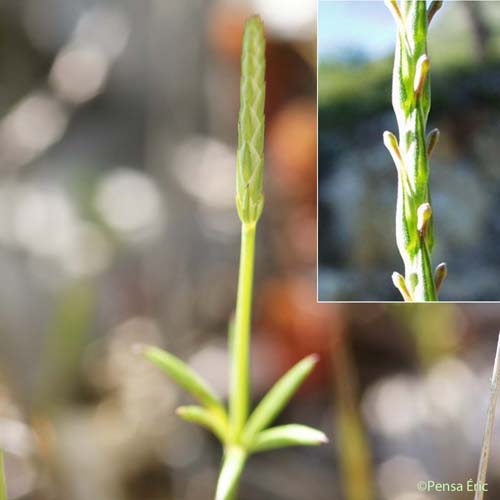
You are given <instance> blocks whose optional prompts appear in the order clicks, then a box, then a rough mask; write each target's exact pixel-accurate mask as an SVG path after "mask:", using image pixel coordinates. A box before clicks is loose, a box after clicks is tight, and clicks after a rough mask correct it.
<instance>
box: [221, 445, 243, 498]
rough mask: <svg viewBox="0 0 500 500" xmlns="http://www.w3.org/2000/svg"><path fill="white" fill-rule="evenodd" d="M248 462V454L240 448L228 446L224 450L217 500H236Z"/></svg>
mask: <svg viewBox="0 0 500 500" xmlns="http://www.w3.org/2000/svg"><path fill="white" fill-rule="evenodd" d="M246 460H247V454H246V452H245V451H244V450H243V449H242V448H240V447H239V446H228V447H227V448H226V449H225V450H224V460H223V462H222V468H221V472H220V474H219V481H218V484H217V492H216V494H215V500H236V499H237V496H238V489H239V485H240V479H241V474H242V473H243V468H244V467H245V462H246Z"/></svg>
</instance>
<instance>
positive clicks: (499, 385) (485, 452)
mask: <svg viewBox="0 0 500 500" xmlns="http://www.w3.org/2000/svg"><path fill="white" fill-rule="evenodd" d="M499 391H500V336H499V337H498V344H497V351H496V355H495V364H494V365H493V374H492V376H491V386H490V402H489V405H488V412H487V415H486V427H485V429H484V437H483V446H482V448H481V459H480V461H479V470H478V473H477V482H476V489H477V491H476V493H475V495H474V500H483V497H484V491H483V487H484V486H485V485H486V472H487V471H488V462H489V459H490V448H491V439H492V437H493V424H494V423H495V413H496V408H497V399H498V392H499Z"/></svg>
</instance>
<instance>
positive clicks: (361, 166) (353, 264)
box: [318, 1, 500, 302]
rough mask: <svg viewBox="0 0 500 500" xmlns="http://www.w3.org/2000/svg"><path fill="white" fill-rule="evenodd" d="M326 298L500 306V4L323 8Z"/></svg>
mask: <svg viewBox="0 0 500 500" xmlns="http://www.w3.org/2000/svg"><path fill="white" fill-rule="evenodd" d="M318 59H319V62H318V65H319V67H318V110H319V111H318V124H319V135H318V156H319V160H318V173H319V175H318V204H319V207H318V300H319V301H406V302H434V301H438V300H440V301H497V300H499V299H500V281H499V280H498V279H497V276H498V274H499V272H500V254H499V252H498V246H499V243H500V222H499V220H500V219H499V218H498V213H499V209H500V160H499V158H500V144H499V140H498V138H499V136H500V135H499V133H500V93H499V92H498V88H499V81H500V4H499V3H498V2H466V1H457V2H424V1H405V2H397V1H388V2H382V1H377V2H371V1H366V2H365V1H360V2H349V1H335V2H329V1H320V2H319V9H318Z"/></svg>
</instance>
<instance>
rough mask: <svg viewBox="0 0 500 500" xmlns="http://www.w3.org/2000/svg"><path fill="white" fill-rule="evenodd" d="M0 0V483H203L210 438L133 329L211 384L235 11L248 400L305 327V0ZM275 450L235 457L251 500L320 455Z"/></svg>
mask: <svg viewBox="0 0 500 500" xmlns="http://www.w3.org/2000/svg"><path fill="white" fill-rule="evenodd" d="M0 12H1V15H0V75H1V77H0V276H1V282H2V286H1V287H0V346H1V347H0V446H2V447H3V448H4V449H5V452H6V469H7V471H6V472H7V476H8V484H9V499H10V500H15V499H30V500H35V499H37V500H38V499H39V500H48V499H51V500H56V499H60V500H89V499H90V498H93V499H99V500H134V499H137V500H139V499H141V500H142V499H145V498H147V499H148V500H154V499H163V500H167V499H185V500H188V499H206V498H209V497H210V496H211V492H212V491H213V490H214V486H215V481H216V476H217V472H218V467H219V461H220V457H221V453H220V449H219V446H218V444H217V443H216V442H215V441H214V440H212V439H211V438H210V436H208V435H207V434H206V433H205V432H203V431H201V430H199V429H197V428H196V427H194V426H192V425H186V424H185V423H183V422H182V421H180V420H179V419H178V418H177V417H176V416H175V414H174V410H175V407H176V406H177V405H178V404H180V403H181V401H183V400H184V399H183V395H182V394H180V393H178V391H177V388H175V387H174V386H172V385H171V384H170V383H169V381H168V380H166V379H165V377H164V376H162V374H161V373H159V372H158V371H157V370H156V369H153V368H152V367H150V366H148V365H146V364H144V363H143V362H141V360H139V359H137V358H136V357H134V356H133V355H132V354H131V353H130V346H131V345H132V344H134V343H136V342H147V343H152V344H157V345H160V346H164V347H166V348H168V349H169V350H171V351H172V352H174V353H175V354H177V355H178V356H180V357H182V358H183V359H186V360H188V361H189V363H190V364H191V365H192V366H194V367H195V368H196V369H197V370H199V371H200V372H201V373H203V374H204V375H205V376H207V377H208V378H209V379H210V380H211V381H212V383H213V385H214V386H215V387H216V388H217V390H218V391H219V392H220V393H221V394H222V395H223V396H225V394H226V391H227V386H226V377H227V352H226V331H227V323H228V320H229V317H230V315H231V314H232V311H233V308H234V302H235V295H236V278H237V270H238V257H239V237H240V235H239V231H240V223H239V220H238V217H237V214H236V209H235V202H234V196H235V169H236V166H235V164H236V162H235V147H236V139H237V114H238V109H239V78H240V70H239V65H240V44H241V37H242V34H243V23H244V21H245V19H246V17H247V16H248V15H251V14H253V13H259V14H260V15H261V17H262V18H263V20H264V22H265V25H266V30H267V36H268V53H267V64H268V72H267V81H268V93H267V97H268V99H267V109H266V112H267V142H266V146H267V153H266V156H267V161H266V188H265V189H266V196H267V203H266V210H265V214H264V218H263V220H262V224H260V227H259V235H258V255H257V265H256V268H257V277H256V312H255V318H256V322H257V324H258V326H256V331H255V344H254V354H255V364H254V366H255V380H254V388H255V397H256V398H258V397H260V396H261V395H262V393H263V391H264V390H265V389H268V388H269V386H270V385H271V384H272V383H273V382H274V380H275V379H276V377H277V376H278V375H280V374H282V372H283V370H285V369H287V368H288V367H289V366H290V365H291V364H292V363H294V362H295V361H297V360H298V359H299V358H300V357H301V356H302V355H303V354H307V353H309V352H310V350H311V345H310V344H311V342H312V343H313V344H314V342H317V341H318V340H317V339H318V337H317V336H315V332H313V333H311V328H314V327H311V326H310V325H309V324H308V321H307V312H305V313H302V316H298V319H297V318H296V317H295V316H294V315H293V314H290V312H289V309H290V307H294V305H295V304H297V303H298V301H301V300H302V298H304V297H306V298H309V297H310V302H311V304H313V303H314V300H315V291H314V289H315V260H316V178H315V175H316V144H317V140H316V121H317V118H316V116H317V114H316V67H317V65H316V2H315V1H314V0H310V1H304V0H297V1H291V2H288V4H287V8H286V9H283V8H282V5H281V2H278V1H277V0H276V1H269V0H248V1H244V0H228V1H222V0H212V1H210V2H208V1H206V0H191V1H189V2H186V1H185V0H168V1H165V0H142V1H141V2H137V1H136V0H19V1H16V2H2V4H1V6H0ZM299 313H300V310H299V311H298V313H297V314H299ZM288 322H290V323H288ZM290 326H292V328H290ZM321 333H322V331H319V332H318V333H317V335H320V334H321ZM311 339H313V340H311ZM317 376H318V377H319V376H320V375H319V372H318V375H317ZM313 385H314V384H313ZM309 397H310V398H312V400H313V401H316V400H317V401H318V403H315V404H313V405H312V406H311V407H309V403H308V402H307V401H308V398H309ZM303 398H305V399H302V403H300V401H301V400H300V399H298V400H297V406H296V407H295V408H293V409H291V410H290V411H291V412H295V414H296V418H299V417H300V415H297V413H300V412H303V413H305V414H306V415H305V417H304V419H303V420H305V421H307V420H309V421H311V422H316V421H319V420H321V419H322V417H321V415H322V414H323V412H324V411H326V410H325V408H326V407H327V404H326V403H322V401H323V400H322V395H319V396H315V393H314V391H313V392H312V393H309V392H307V391H305V392H304V395H303ZM309 408H311V409H309ZM290 416H291V414H288V415H287V418H290ZM284 456H285V457H287V459H286V461H285V462H283V461H282V460H281V456H280V455H275V456H272V455H269V456H268V457H263V458H262V460H260V459H256V460H255V462H253V463H254V465H253V469H250V470H249V473H248V475H247V479H246V485H245V487H244V494H245V495H246V497H247V498H262V497H265V498H273V497H274V498H280V494H281V493H280V490H281V489H282V483H283V481H282V480H280V479H279V475H280V474H281V477H283V475H285V474H289V472H290V470H300V469H301V463H302V460H303V458H304V457H306V460H305V461H306V462H308V461H310V462H311V467H313V465H314V464H315V463H317V462H318V461H319V459H320V456H318V455H316V454H314V453H312V452H311V453H310V452H305V455H304V454H303V453H302V452H297V451H292V452H291V453H290V454H285V455H284ZM309 457H310V459H309ZM271 463H274V466H273V467H271V465H270V464H271ZM288 464H289V465H288ZM280 471H281V472H280ZM306 473H307V471H306ZM313 473H314V469H313ZM287 488H288V492H284V493H283V495H285V496H284V497H285V498H286V496H287V495H288V497H290V495H292V497H293V495H295V494H296V492H295V489H294V488H293V487H292V485H289V486H287ZM282 497H283V496H282ZM302 497H303V495H302Z"/></svg>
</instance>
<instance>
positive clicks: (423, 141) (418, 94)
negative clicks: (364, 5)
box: [384, 0, 446, 302]
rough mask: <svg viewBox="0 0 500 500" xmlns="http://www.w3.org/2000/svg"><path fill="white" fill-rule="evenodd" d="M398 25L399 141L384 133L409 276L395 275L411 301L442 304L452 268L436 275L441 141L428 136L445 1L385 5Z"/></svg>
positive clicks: (395, 94) (395, 89) (395, 97)
mask: <svg viewBox="0 0 500 500" xmlns="http://www.w3.org/2000/svg"><path fill="white" fill-rule="evenodd" d="M385 3H386V5H387V7H388V8H389V10H390V11H391V13H392V15H393V17H394V20H395V21H396V26H397V37H396V51H395V57H394V71H393V83H392V105H393V108H394V112H395V114H396V118H397V122H398V129H399V141H398V139H397V138H396V136H395V135H394V134H392V133H391V132H384V144H385V146H386V147H387V149H388V150H389V152H390V153H391V156H392V159H393V160H394V163H395V164H396V169H397V173H398V196H397V206H396V242H397V246H398V249H399V253H400V254H401V257H402V259H403V262H404V266H405V273H404V276H402V275H401V274H399V273H396V272H395V273H393V275H392V280H393V283H394V285H395V286H396V288H398V290H399V291H400V292H401V295H402V296H403V298H404V300H405V301H408V302H413V301H415V302H428V301H436V300H438V292H439V287H440V286H441V284H442V282H443V280H444V278H445V277H446V265H445V264H444V263H442V264H440V265H439V266H438V267H437V268H436V271H435V272H434V271H433V270H432V259H431V256H432V250H433V247H434V234H433V214H432V207H431V196H430V188H429V159H430V156H431V154H432V150H433V149H434V147H435V146H436V143H437V141H438V138H439V131H437V130H433V131H432V132H430V133H429V135H427V136H426V126H427V118H428V116H429V111H430V104H431V99H430V97H431V96H430V78H429V69H430V59H429V56H428V54H427V30H428V26H429V22H430V20H431V19H432V18H433V16H434V15H435V13H436V12H437V10H438V9H439V8H440V7H441V5H442V2H436V1H435V2H432V3H431V5H430V6H429V9H427V2H425V1H422V0H402V1H401V2H399V3H398V2H397V0H385Z"/></svg>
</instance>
